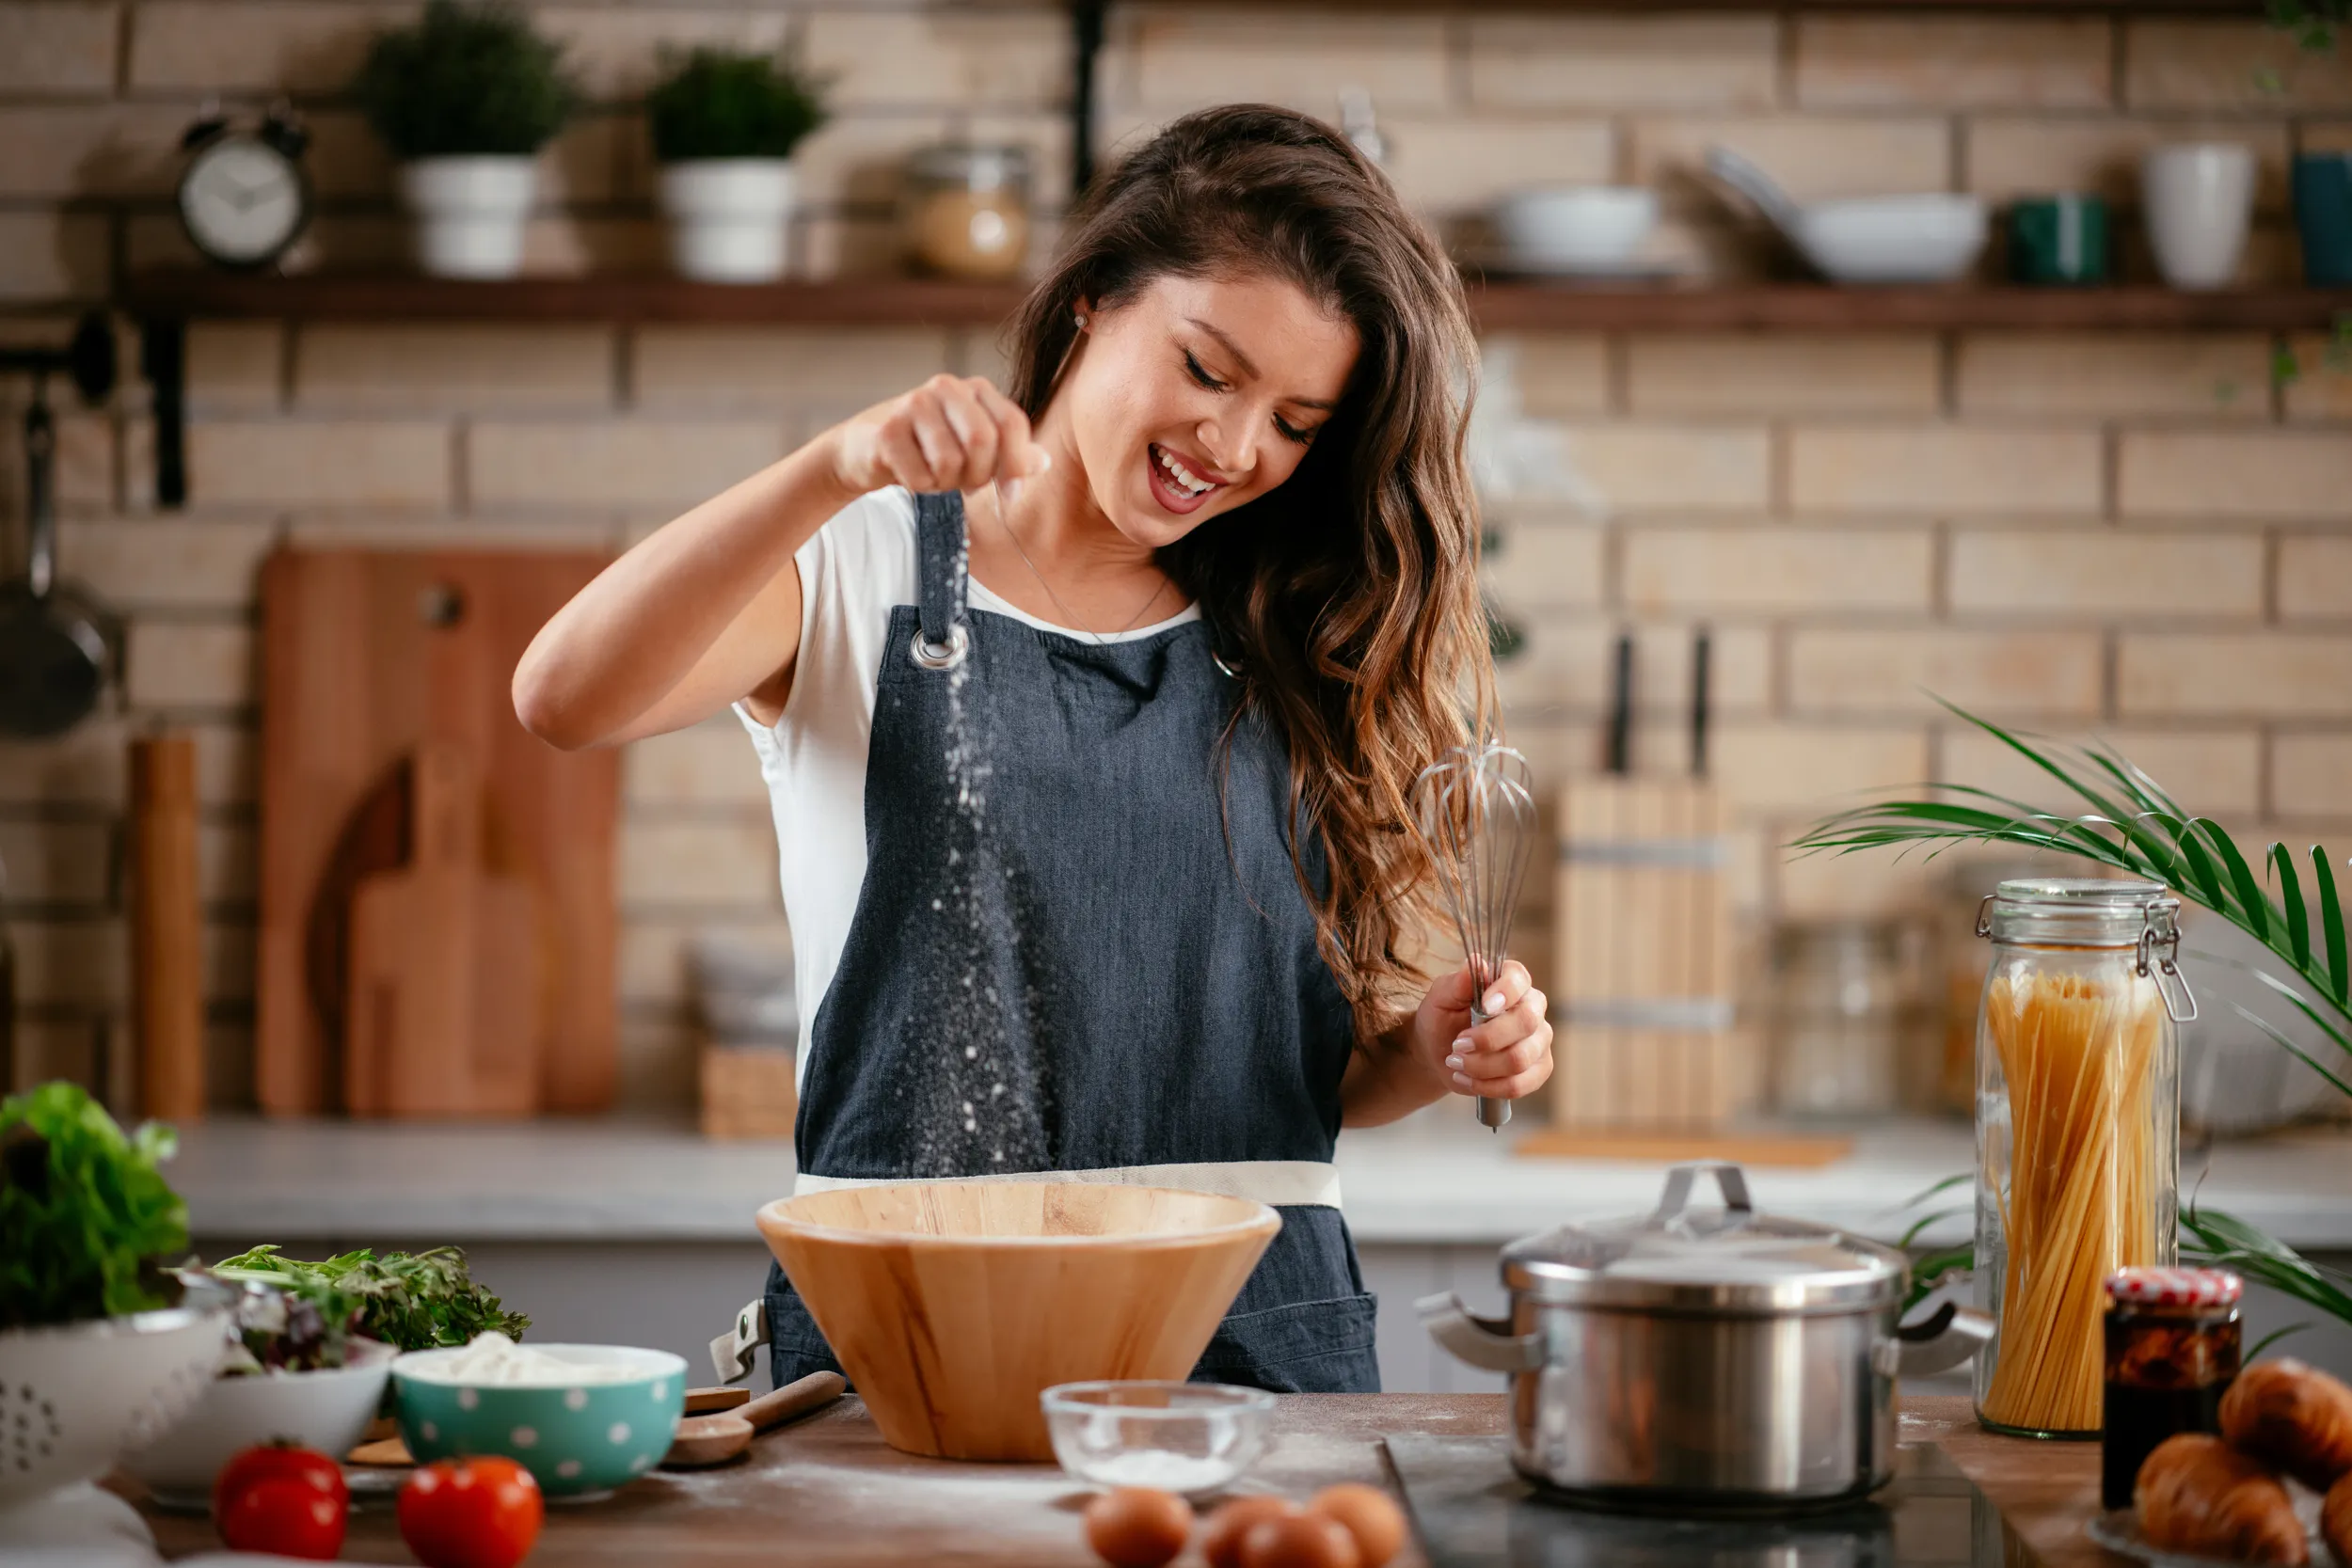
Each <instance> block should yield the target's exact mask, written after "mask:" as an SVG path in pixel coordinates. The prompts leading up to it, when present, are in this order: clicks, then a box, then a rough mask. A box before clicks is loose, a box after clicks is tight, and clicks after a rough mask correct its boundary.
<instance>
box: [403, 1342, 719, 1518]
mask: <svg viewBox="0 0 2352 1568" xmlns="http://www.w3.org/2000/svg"><path fill="white" fill-rule="evenodd" d="M530 1348H531V1349H532V1350H534V1351H537V1352H538V1353H539V1354H542V1355H548V1356H552V1357H553V1358H554V1359H556V1360H558V1361H566V1362H570V1363H572V1364H573V1365H575V1366H578V1367H580V1369H581V1370H582V1372H583V1373H584V1374H586V1375H583V1376H582V1377H581V1379H580V1382H578V1383H571V1384H565V1383H552V1384H537V1383H533V1384H529V1385H519V1384H468V1383H456V1382H453V1381H451V1380H450V1378H449V1376H448V1375H447V1368H448V1366H449V1363H450V1362H451V1360H452V1359H453V1358H454V1357H455V1356H457V1355H459V1354H463V1353H462V1352H461V1351H457V1350H423V1351H412V1352H410V1353H409V1354H406V1355H404V1356H402V1357H400V1358H399V1359H398V1360H396V1361H394V1362H393V1363H392V1386H393V1387H394V1388H395V1389H396V1390H397V1391H398V1395H399V1402H400V1435H401V1440H402V1441H403V1442H405V1443H406V1444H407V1445H408V1451H409V1452H410V1453H411V1454H413V1455H415V1456H416V1459H417V1462H418V1463H419V1464H427V1463H430V1462H431V1461H433V1460H436V1459H455V1458H459V1457H461V1456H470V1455H474V1454H485V1453H493V1454H502V1455H504V1456H505V1457H506V1458H508V1459H511V1460H514V1461H515V1462H516V1464H518V1465H521V1466H522V1467H523V1468H524V1469H526V1470H529V1471H530V1472H531V1473H532V1476H533V1477H534V1478H536V1479H537V1481H538V1482H539V1490H540V1491H542V1492H544V1493H546V1494H547V1495H548V1497H549V1498H550V1499H565V1498H568V1499H572V1500H576V1501H577V1500H585V1499H589V1498H594V1497H603V1496H605V1495H606V1494H608V1493H610V1492H611V1491H612V1489H613V1488H615V1487H618V1486H625V1485H627V1484H628V1482H630V1481H635V1480H636V1479H637V1478H638V1477H639V1476H642V1475H644V1473H645V1472H646V1471H648V1470H650V1469H652V1468H653V1467H654V1466H655V1465H659V1464H660V1463H661V1456H662V1455H663V1454H665V1453H667V1452H669V1451H670V1439H671V1438H672V1437H673V1436H675V1434H676V1432H677V1423H678V1417H679V1416H680V1415H681V1414H683V1413H684V1411H685V1408H686V1363H685V1362H684V1361H683V1360H681V1359H680V1358H679V1357H677V1356H675V1355H672V1354H670V1353H669V1352H668V1351H660V1350H635V1349H631V1348H629V1347H628V1346H625V1345H541V1344H533V1345H532V1346H531V1347H530ZM598 1380H603V1381H598Z"/></svg>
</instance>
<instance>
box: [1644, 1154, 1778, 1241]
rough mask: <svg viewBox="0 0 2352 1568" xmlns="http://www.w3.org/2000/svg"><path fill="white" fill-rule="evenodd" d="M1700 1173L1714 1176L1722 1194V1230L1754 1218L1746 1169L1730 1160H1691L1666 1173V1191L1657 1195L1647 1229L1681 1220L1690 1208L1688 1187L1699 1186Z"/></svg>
mask: <svg viewBox="0 0 2352 1568" xmlns="http://www.w3.org/2000/svg"><path fill="white" fill-rule="evenodd" d="M1702 1175H1707V1176H1712V1177H1714V1179H1715V1186H1716V1188H1717V1190H1718V1191H1720V1192H1721V1193H1722V1194H1723V1195H1724V1229H1726V1230H1733V1229H1737V1228H1738V1227H1740V1226H1743V1225H1745V1224H1747V1223H1748V1221H1750V1220H1752V1219H1754V1218H1755V1217H1756V1205H1755V1204H1754V1203H1751V1202H1750V1201H1749V1200H1748V1173H1747V1172H1746V1171H1744V1170H1741V1169H1740V1166H1739V1165H1737V1164H1734V1163H1733V1162H1731V1161H1729V1160H1693V1161H1692V1162H1690V1163H1689V1164H1681V1165H1676V1166H1675V1167H1674V1168H1672V1169H1671V1170H1669V1171H1667V1172H1666V1190H1665V1191H1664V1192H1663V1193H1661V1194H1660V1195H1659V1198H1658V1212H1656V1213H1654V1214H1652V1215H1650V1217H1649V1228H1651V1229H1653V1230H1666V1229H1671V1228H1673V1227H1677V1226H1679V1225H1680V1224H1681V1223H1682V1216H1683V1212H1684V1211H1686V1210H1687V1209H1689V1208H1690V1207H1691V1189H1692V1187H1695V1186H1697V1185H1698V1180H1699V1178H1700V1177H1701V1176H1702Z"/></svg>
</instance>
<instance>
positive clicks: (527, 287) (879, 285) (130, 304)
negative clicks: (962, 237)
mask: <svg viewBox="0 0 2352 1568" xmlns="http://www.w3.org/2000/svg"><path fill="white" fill-rule="evenodd" d="M1023 293H1025V290H1024V289H1023V287H1022V285H1020V284H1017V283H1013V284H1008V283H950V282H943V281H938V280H933V279H929V278H914V277H882V278H860V279H850V280H844V281H840V282H828V283H767V284H727V283H690V282H688V281H686V280H685V279H684V278H679V277H668V276H666V275H663V274H659V273H652V274H611V275H606V276H601V277H514V278H501V279H498V280H496V281H481V282H476V281H470V280H466V279H460V278H447V277H420V276H418V275H416V274H413V273H308V274H303V275H300V276H296V277H277V276H274V275H270V274H261V273H221V272H203V271H199V270H196V269H192V268H181V269H173V270H170V271H159V272H145V273H138V274H135V275H134V276H133V277H131V279H130V282H129V284H128V286H127V287H126V288H125V289H124V290H123V293H122V299H121V301H120V303H121V306H122V309H124V310H126V311H128V312H129V313H130V314H132V315H134V316H136V317H138V318H140V319H141V320H143V321H157V320H180V321H187V320H248V321H250V320H257V319H268V320H283V321H380V322H404V321H405V322H417V321H442V322H465V321H497V322H582V321H593V322H625V323H635V322H674V323H694V322H704V323H710V324H714V325H763V324H764V325H779V326H910V325H922V326H993V325H995V324H997V323H998V322H1001V321H1003V320H1004V319H1005V318H1006V317H1007V316H1009V315H1010V314H1011V313H1012V311H1013V309H1014V307H1016V306H1018V305H1019V304H1020V303H1021V298H1022V295H1023Z"/></svg>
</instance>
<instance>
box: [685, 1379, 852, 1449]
mask: <svg viewBox="0 0 2352 1568" xmlns="http://www.w3.org/2000/svg"><path fill="white" fill-rule="evenodd" d="M848 1386H849V1385H848V1384H847V1383H844V1382H843V1381H842V1379H841V1375H840V1374H839V1373H838V1372H811V1373H809V1374H808V1376H806V1377H804V1378H802V1379H801V1380H800V1381H799V1382H797V1383H787V1384H786V1385H785V1386H783V1387H781V1388H778V1389H774V1390H772V1391H771V1392H769V1393H765V1394H762V1395H760V1396H759V1398H757V1399H755V1400H750V1399H747V1400H746V1401H744V1402H741V1403H739V1404H737V1405H736V1407H735V1408H734V1409H732V1410H730V1411H726V1412H724V1413H723V1414H720V1415H713V1416H689V1417H687V1418H685V1419H684V1420H682V1421H680V1422H678V1424H677V1435H676V1436H675V1437H673V1438H672V1439H671V1440H670V1451H669V1452H668V1453H666V1454H664V1455H662V1458H661V1467H662V1468H663V1469H665V1470H694V1469H701V1468H703V1467H704V1466H706V1465H723V1464H725V1463H726V1462H727V1461H728V1460H730V1459H733V1458H734V1457H735V1456H736V1455H738V1454H739V1453H741V1452H743V1450H745V1449H748V1448H750V1447H751V1446H752V1436H753V1434H754V1433H761V1432H766V1431H768V1430H769V1429H771V1427H779V1426H782V1425H783V1424H784V1423H785V1422H787V1421H788V1420H791V1419H792V1418H794V1417H796V1416H805V1415H807V1414H808V1413H809V1412H810V1411H812V1410H817V1409H820V1408H822V1407H823V1406H825V1405H828V1404H831V1403H832V1402H834V1401H835V1400H837V1399H839V1398H840V1397H841V1394H842V1390H844V1389H845V1388H847V1387H848ZM713 1391H714V1390H696V1392H713ZM726 1391H728V1392H737V1393H740V1392H743V1390H740V1389H735V1390H726ZM687 1397H688V1398H689V1400H690V1401H691V1399H692V1397H693V1395H692V1394H691V1393H690V1394H689V1395H688V1396H687Z"/></svg>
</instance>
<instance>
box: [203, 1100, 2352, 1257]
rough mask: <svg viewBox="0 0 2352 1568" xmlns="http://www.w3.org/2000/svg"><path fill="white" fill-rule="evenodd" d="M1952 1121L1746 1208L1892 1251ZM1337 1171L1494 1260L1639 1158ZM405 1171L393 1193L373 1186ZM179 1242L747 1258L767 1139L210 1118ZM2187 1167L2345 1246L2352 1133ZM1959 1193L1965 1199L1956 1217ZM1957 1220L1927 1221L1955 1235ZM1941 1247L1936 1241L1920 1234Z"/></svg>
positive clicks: (1389, 1159)
mask: <svg viewBox="0 0 2352 1568" xmlns="http://www.w3.org/2000/svg"><path fill="white" fill-rule="evenodd" d="M1970 1154H1971V1144H1970V1136H1969V1132H1968V1130H1967V1129H1966V1128H1965V1127H1964V1126H1960V1125H1958V1124H1950V1123H1941V1122H1919V1123H1898V1124H1893V1125H1890V1126H1888V1127H1886V1128H1884V1129H1881V1130H1877V1131H1875V1132H1870V1133H1867V1134H1865V1136H1864V1137H1863V1139H1862V1140H1861V1143H1860V1146H1859V1147H1858V1148H1857V1151H1856V1153H1855V1154H1854V1155H1853V1156H1852V1157H1851V1158H1849V1159H1848V1160H1846V1161H1844V1162H1841V1163H1839V1164H1836V1165H1833V1166H1828V1167H1824V1168H1822V1169H1820V1170H1810V1171H1805V1170H1786V1169H1759V1170H1756V1171H1754V1172H1752V1173H1751V1180H1752V1182H1753V1184H1754V1186H1755V1188H1756V1196H1757V1201H1758V1203H1759V1205H1761V1206H1762V1207H1764V1208H1767V1209H1770V1210H1774V1211H1777V1212H1785V1213H1790V1214H1797V1215H1802V1216H1804V1217H1806V1218H1809V1219H1813V1220H1816V1221H1820V1222H1821V1223H1825V1224H1831V1225H1837V1226H1841V1227H1847V1228H1850V1229H1853V1230H1856V1231H1860V1232H1862V1233H1865V1234H1871V1235H1879V1236H1890V1235H1894V1234H1897V1233H1899V1231H1900V1230H1901V1229H1902V1228H1903V1227H1904V1226H1905V1225H1906V1224H1907V1223H1908V1220H1909V1219H1910V1218H1912V1217H1914V1216H1911V1215H1905V1214H1903V1213H1901V1212H1899V1205H1900V1204H1901V1203H1902V1202H1903V1200H1904V1199H1906V1198H1908V1197H1910V1196H1913V1195H1914V1194H1915V1193H1916V1192H1918V1191H1919V1190H1921V1189H1922V1188H1924V1187H1926V1186H1927V1185H1929V1184H1930V1183H1931V1182H1932V1181H1933V1180H1936V1179H1937V1178H1939V1177H1942V1176H1946V1175H1949V1174H1953V1173H1956V1172H1959V1171H1963V1170H1965V1169H1967V1168H1968V1167H1969V1163H1970ZM1339 1165H1340V1171H1341V1179H1342V1183H1343V1187H1344V1189H1345V1192H1346V1207H1347V1215H1348V1223H1349V1226H1350V1228H1351V1229H1352V1230H1353V1231H1354V1232H1355V1235H1356V1237H1357V1240H1358V1241H1359V1242H1360V1243H1368V1244H1394V1245H1433V1244H1457V1245H1497V1244H1500V1243H1503V1242H1506V1241H1509V1240H1511V1239H1513V1238H1515V1237H1518V1236H1523V1235H1526V1234H1529V1233H1530V1232H1533V1231H1535V1230H1540V1229H1543V1228H1546V1227H1549V1226H1552V1225H1556V1224H1559V1223H1560V1222H1561V1221H1563V1220H1566V1219H1578V1218H1583V1219H1590V1218H1598V1217H1605V1216H1616V1215H1623V1214H1628V1213H1635V1212H1641V1211H1643V1210H1645V1209H1646V1208H1648V1207H1649V1206H1650V1205H1651V1204H1652V1203H1653V1202H1654V1201H1655V1200H1656V1195H1657V1191H1658V1182H1659V1178H1660V1171H1661V1168H1662V1167H1661V1165H1660V1164H1640V1163H1629V1162H1597V1161H1553V1160H1541V1161H1537V1160H1523V1159H1517V1158H1514V1157H1512V1156H1511V1155H1510V1154H1509V1152H1508V1149H1507V1146H1504V1145H1502V1144H1500V1143H1495V1144H1484V1143H1481V1142H1479V1141H1475V1140H1471V1139H1469V1138H1457V1137H1450V1136H1446V1135H1444V1134H1443V1133H1439V1134H1437V1135H1432V1134H1430V1133H1429V1132H1426V1131H1425V1130H1423V1131H1397V1132H1390V1131H1387V1130H1383V1131H1380V1132H1351V1133H1349V1134H1347V1135H1346V1136H1345V1137H1343V1139H1342V1141H1341V1147H1340V1155H1339ZM401 1168H406V1169H407V1170H409V1171H410V1172H411V1173H412V1177H413V1179H412V1180H405V1181H403V1182H402V1183H400V1184H398V1185H394V1184H391V1183H389V1182H387V1181H384V1180H382V1179H381V1173H383V1172H385V1171H388V1170H392V1169H401ZM167 1170H168V1174H169V1176H170V1178H171V1180H172V1181H173V1183H174V1185H175V1186H176V1187H177V1188H178V1189H179V1190H180V1192H181V1193H182V1195H183V1196H184V1197H185V1198H186V1199H187V1201H188V1205H189V1211H190V1218H191V1222H192V1227H193V1229H194V1231H195V1233H196V1234H197V1235H198V1236H199V1238H220V1239H238V1240H279V1241H296V1240H337V1241H345V1240H357V1241H365V1240H368V1239H371V1238H382V1239H385V1240H397V1241H456V1242H501V1243H550V1244H562V1243H620V1242H629V1243H744V1244H746V1245H751V1246H757V1245H758V1244H759V1239H758V1234H757V1231H756V1229H755V1227H754V1225H753V1219H752V1216H753V1214H754V1213H755V1212H756V1211H757V1210H758V1208H759V1206H760V1205H761V1204H763V1203H766V1202H768V1201H770V1200H771V1199H773V1198H776V1197H780V1196H785V1195H786V1194H787V1193H788V1192H789V1191H790V1190H791V1182H792V1171H793V1161H792V1151H791V1147H790V1146H789V1145H788V1144H786V1143H781V1142H779V1143H713V1142H710V1141H707V1140H705V1139H703V1138H702V1137H700V1136H699V1135H698V1134H696V1133H695V1132H693V1131H692V1130H691V1128H690V1127H686V1126H683V1125H680V1124H673V1123H660V1122H643V1121H613V1122H538V1123H530V1124H524V1125H522V1126H519V1127H517V1126H505V1127H483V1126H410V1125H385V1124H358V1123H350V1122H339V1121H317V1122H273V1121H264V1120H262V1119H260V1118H221V1119H218V1120H215V1121H212V1122H207V1123H203V1124H199V1125H198V1126H196V1127H193V1128H190V1129H188V1130H186V1132H184V1133H183V1148H182V1153H181V1156H180V1159H179V1160H178V1162H177V1163H175V1164H173V1165H172V1166H170V1167H167ZM2201 1174H2203V1164H2202V1156H2201V1155H2197V1154H2192V1155H2190V1156H2188V1157H2187V1158H2186V1159H2185V1162H2184V1171H2183V1189H2184V1193H2185V1194H2188V1193H2190V1192H2195V1193H2196V1195H2197V1196H2198V1199H2199V1201H2201V1202H2202V1203H2204V1204H2206V1205H2208V1206H2210V1207H2213V1208H2216V1209H2224V1210H2227V1211H2229V1212H2232V1213H2233V1214H2236V1215H2237V1216H2239V1217H2240V1218H2242V1219H2245V1220H2248V1221H2249V1222H2251V1223H2253V1224H2255V1225H2258V1226H2261V1227H2264V1228H2265V1229H2266V1230H2269V1231H2271V1232H2272V1233H2273V1234H2275V1235H2278V1236H2280V1238H2281V1239H2282V1240H2284V1241H2286V1242H2288V1243H2290V1244H2292V1245H2295V1246H2298V1247H2303V1248H2311V1249H2332V1248H2352V1137H2345V1136H2343V1135H2334V1136H2329V1137H2308V1136H2307V1137H2306V1139H2305V1140H2304V1141H2303V1142H2301V1143H2299V1144H2297V1143H2294V1142H2291V1141H2290V1142H2274V1143H2267V1144H2256V1145H2246V1146H2230V1147H2228V1148H2222V1149H2219V1150H2217V1151H2216V1152H2215V1154H2214V1156H2213V1159H2212V1169H2211V1171H2210V1174H2209V1175H2206V1176H2205V1179H2204V1180H2202V1181H2201V1183H2200V1178H2201ZM1964 1204H1965V1200H1964V1199H1963V1207H1964ZM1965 1228H1966V1220H1965V1217H1964V1216H1961V1217H1956V1218H1954V1219H1952V1220H1949V1221H1947V1225H1946V1230H1947V1231H1949V1232H1950V1233H1951V1234H1953V1235H1961V1234H1964V1233H1965ZM1939 1234H1940V1233H1939Z"/></svg>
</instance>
